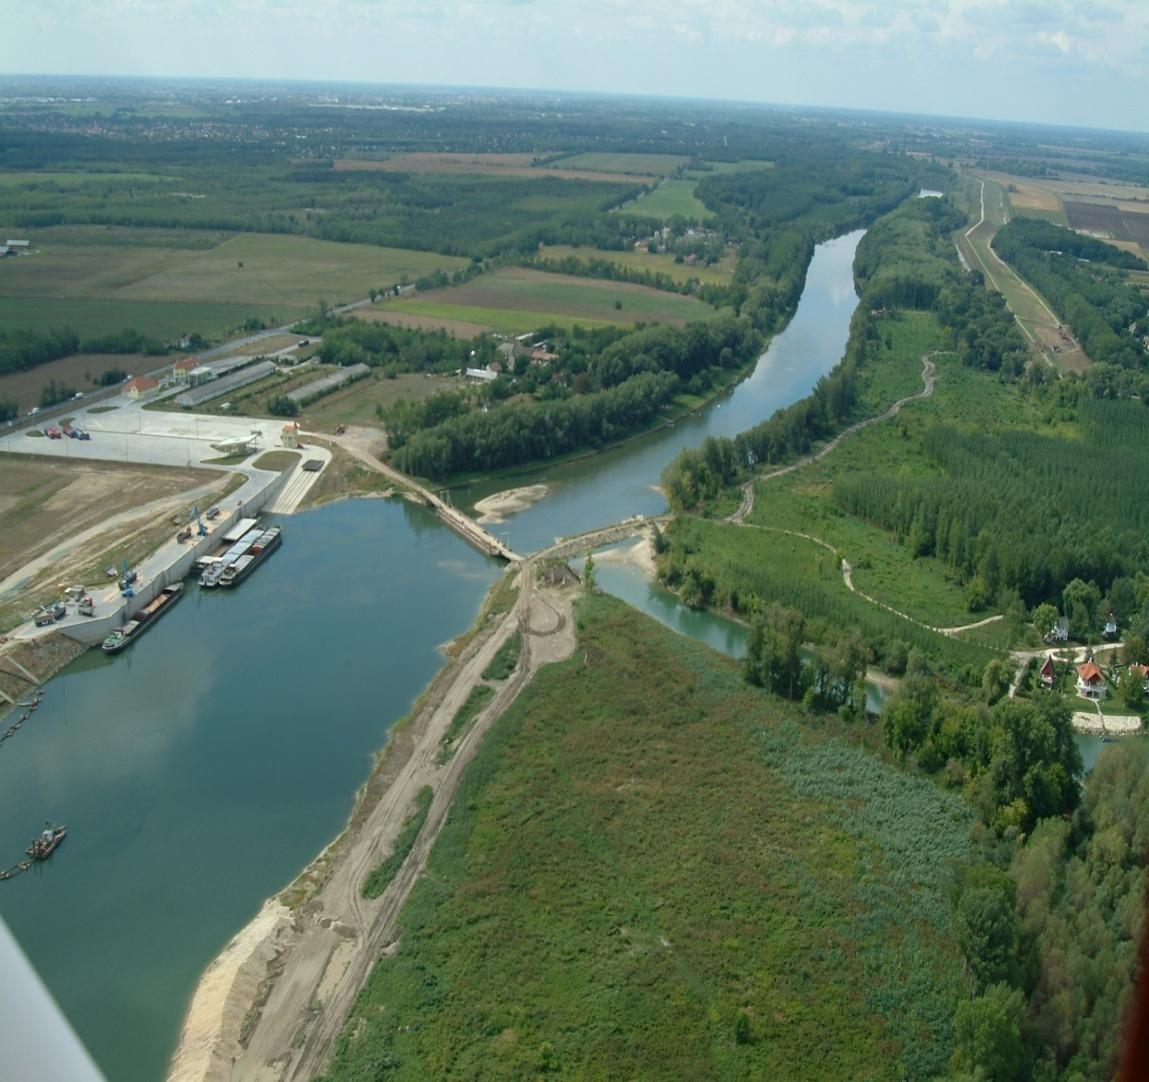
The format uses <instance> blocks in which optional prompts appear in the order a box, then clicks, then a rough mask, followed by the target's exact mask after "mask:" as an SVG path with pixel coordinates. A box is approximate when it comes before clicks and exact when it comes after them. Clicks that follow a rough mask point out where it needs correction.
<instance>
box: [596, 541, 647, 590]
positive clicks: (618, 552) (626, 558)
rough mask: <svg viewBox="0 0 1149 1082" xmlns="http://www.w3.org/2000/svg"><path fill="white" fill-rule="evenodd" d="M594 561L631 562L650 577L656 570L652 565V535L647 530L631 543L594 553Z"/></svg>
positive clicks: (607, 562)
mask: <svg viewBox="0 0 1149 1082" xmlns="http://www.w3.org/2000/svg"><path fill="white" fill-rule="evenodd" d="M594 558H595V562H596V563H600V564H631V565H632V566H634V567H637V568H638V569H639V570H641V571H642V573H643V574H644V575H646V576H647V577H648V578H650V579H654V577H655V575H656V574H657V570H656V568H655V566H654V536H653V534H652V533H651V531H650V530H647V531H646V532H645V533H644V534H643V535H642V537H641V538H640V539H639V540H638V541H636V542H635V543H634V544H633V545H622V546H619V547H618V548H613V549H607V550H606V551H605V552H596V553H595V556H594Z"/></svg>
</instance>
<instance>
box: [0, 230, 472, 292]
mask: <svg viewBox="0 0 1149 1082" xmlns="http://www.w3.org/2000/svg"><path fill="white" fill-rule="evenodd" d="M37 244H38V245H40V250H39V251H37V252H36V253H35V254H33V255H29V256H24V257H21V258H19V259H8V260H4V261H2V262H0V297H3V298H9V297H29V298H36V297H39V298H53V299H56V298H60V297H64V298H67V299H71V298H83V299H101V300H116V301H143V302H148V303H155V302H167V303H180V304H204V303H213V304H233V305H254V306H261V307H273V306H274V307H281V308H284V307H286V308H308V307H314V306H315V304H316V303H317V301H318V300H319V298H320V297H324V298H326V299H328V300H330V301H332V302H335V301H337V300H347V301H351V300H359V299H360V298H361V297H363V296H365V295H366V294H367V291H368V290H369V289H372V288H382V287H383V286H386V285H393V284H395V283H397V282H399V281H400V280H401V279H403V278H410V279H414V278H417V277H419V276H420V275H423V274H429V273H432V272H434V271H436V270H444V271H448V272H450V271H453V270H459V269H461V268H462V267H465V266H466V265H467V261H466V260H465V259H461V258H458V257H455V256H443V255H435V254H433V253H429V252H415V251H407V250H404V249H395V248H377V247H374V246H372V245H366V244H337V243H335V242H333V241H324V240H315V239H314V238H312V237H295V236H289V235H277V234H260V233H245V234H241V235H239V236H234V237H231V238H230V239H228V240H225V241H223V242H222V243H220V244H218V245H216V246H215V247H213V248H211V249H210V250H207V251H201V250H196V249H186V248H184V249H178V248H154V247H137V246H129V245H118V244H112V245H108V246H106V247H103V246H98V245H84V246H72V245H60V246H57V245H56V244H53V243H51V242H47V241H43V240H37Z"/></svg>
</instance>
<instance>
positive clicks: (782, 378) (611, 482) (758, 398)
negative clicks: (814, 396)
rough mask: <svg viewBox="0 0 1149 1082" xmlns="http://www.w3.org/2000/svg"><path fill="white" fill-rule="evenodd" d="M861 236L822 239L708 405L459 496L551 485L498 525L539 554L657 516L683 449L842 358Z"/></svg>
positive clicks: (739, 423)
mask: <svg viewBox="0 0 1149 1082" xmlns="http://www.w3.org/2000/svg"><path fill="white" fill-rule="evenodd" d="M861 238H862V232H861V231H858V232H856V233H849V234H847V235H846V236H842V237H838V238H837V239H836V240H832V241H827V242H826V243H825V244H820V245H819V246H818V249H817V251H816V252H815V254H814V259H813V261H812V262H811V264H810V270H809V273H808V274H807V276H806V288H805V290H804V292H803V293H802V299H801V301H800V302H799V304H798V310H797V311H796V312H795V313H794V318H793V319H792V320H791V321H790V323H789V325H788V326H787V327H786V329H785V330H784V331H783V332H782V333H781V334H780V335H778V337H777V338H775V339H774V341H773V342H772V343H771V344H770V348H769V349H768V350H767V351H766V353H765V354H764V355H763V356H762V358H761V359H760V360H759V362H758V364H757V366H756V367H755V369H754V371H753V372H752V373H751V374H750V375H749V376H748V377H747V378H746V379H744V380H743V381H742V382H741V383H739V384H738V385H737V386H736V387H734V388H732V389H731V390H730V391H728V392H726V393H725V394H724V395H722V397H721V398H719V399H718V400H717V401H716V402H715V403H713V404H712V405H710V406H708V407H707V408H706V409H704V410H703V411H702V412H700V413H697V414H694V415H692V416H690V417H686V418H684V419H682V420H680V421H678V422H677V424H676V425H675V426H674V427H673V428H662V429H659V430H658V431H656V432H653V433H651V434H650V435H648V436H644V437H642V438H640V439H637V440H631V441H630V442H628V443H625V444H623V445H622V446H621V447H616V448H614V449H612V450H610V451H605V452H603V453H602V454H598V455H593V456H590V457H588V458H582V459H578V460H576V461H574V462H568V463H566V464H564V465H561V466H550V467H541V468H539V469H536V470H530V471H527V472H524V473H521V474H517V475H516V476H515V477H514V478H512V479H507V478H503V479H502V480H498V481H490V482H485V483H482V484H474V485H467V486H463V487H460V488H458V489H456V490H455V492H454V499H455V502H456V503H457V504H458V505H459V506H461V507H467V508H468V509H470V508H473V507H474V504H475V503H476V502H477V501H478V500H481V499H482V498H483V497H484V496H489V495H491V494H492V493H493V492H498V491H500V490H502V489H505V488H509V487H512V486H519V485H534V484H540V483H545V484H546V485H547V486H548V487H549V488H550V490H551V491H550V494H549V495H548V496H547V497H546V498H545V499H543V500H541V501H539V502H538V503H536V504H534V505H533V506H532V507H530V508H528V509H527V510H525V511H520V512H519V513H518V514H516V515H513V516H508V518H507V522H506V524H505V525H502V526H495V527H492V529H494V530H495V532H496V533H505V534H506V535H507V537H506V539H507V541H508V542H509V543H510V545H511V548H513V549H515V550H516V551H517V552H535V551H537V550H538V549H541V548H545V547H546V546H547V545H549V544H551V543H552V542H553V541H554V539H555V538H556V537H560V536H565V535H567V534H574V533H581V532H582V531H583V530H590V529H593V528H594V527H596V526H606V525H609V524H610V523H612V522H618V521H619V520H620V519H624V518H628V517H629V516H631V515H637V514H642V515H658V514H661V513H662V512H664V511H665V510H666V500H665V499H664V498H663V496H662V494H661V493H660V492H658V491H657V490H656V489H655V487H654V486H655V485H657V484H658V479H659V477H660V476H661V474H662V471H663V469H665V468H666V466H667V464H668V463H669V462H670V461H671V460H672V459H673V458H674V456H675V455H676V454H678V452H679V451H680V450H682V448H684V447H697V446H698V445H699V444H700V443H701V442H702V441H703V440H704V439H705V438H706V437H707V436H735V435H737V434H738V433H739V432H742V431H744V430H745V429H747V428H750V427H751V426H752V425H755V424H757V423H758V422H759V421H762V420H765V419H766V418H767V417H769V416H770V414H772V413H773V412H774V411H775V410H776V409H780V408H781V407H783V406H788V405H789V404H790V403H792V402H796V401H798V399H800V398H805V397H806V395H808V394H809V393H810V391H811V390H813V387H814V384H815V383H817V382H818V380H819V378H821V377H822V376H823V375H825V374H826V373H827V372H829V371H830V370H831V369H832V368H833V367H834V365H836V364H837V363H838V361H840V360H841V358H842V353H843V351H844V350H845V346H846V338H847V337H848V335H849V330H850V317H851V316H852V315H853V314H854V309H855V308H856V307H857V304H858V296H857V294H856V293H855V292H854V276H853V262H854V250H855V249H856V248H857V247H858V241H859V240H861Z"/></svg>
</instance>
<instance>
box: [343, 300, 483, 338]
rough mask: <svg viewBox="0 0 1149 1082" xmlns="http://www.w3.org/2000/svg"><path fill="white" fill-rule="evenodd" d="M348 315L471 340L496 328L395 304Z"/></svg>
mask: <svg viewBox="0 0 1149 1082" xmlns="http://www.w3.org/2000/svg"><path fill="white" fill-rule="evenodd" d="M348 315H350V316H351V318H352V319H359V320H362V321H363V322H364V323H390V324H391V325H392V326H395V327H411V328H413V329H415V330H420V331H438V330H443V331H446V332H447V333H448V334H449V335H450V336H451V337H452V338H463V339H466V340H470V339H472V338H474V337H475V336H476V335H479V334H486V333H489V332H490V331H493V330H494V327H492V326H491V325H490V324H488V323H470V322H468V321H467V320H465V319H446V318H444V317H437V316H433V315H418V314H416V313H414V312H401V311H399V310H398V309H397V308H396V307H395V306H394V304H390V305H388V306H387V307H385V308H380V307H378V306H377V305H370V306H366V305H365V306H364V307H362V308H356V309H355V310H354V311H353V312H349V313H348Z"/></svg>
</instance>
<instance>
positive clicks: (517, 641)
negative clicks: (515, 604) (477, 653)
mask: <svg viewBox="0 0 1149 1082" xmlns="http://www.w3.org/2000/svg"><path fill="white" fill-rule="evenodd" d="M522 652H523V636H522V633H521V632H519V631H516V632H514V634H512V635H511V637H510V638H509V639H507V641H506V642H505V643H503V645H502V646H500V647H499V651H498V653H497V654H495V656H494V657H493V658H491V663H490V664H489V665H488V666H487V667H486V668H485V669H484V670H483V679H484V680H506V678H507V677H508V676H510V675H511V673H513V672H514V671H515V666H516V665H518V663H519V655H520V654H521V653H522Z"/></svg>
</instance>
